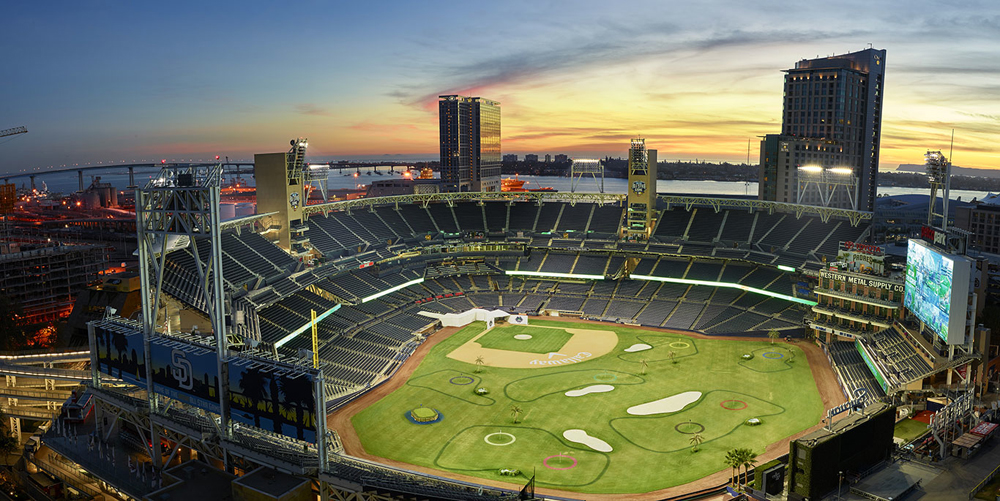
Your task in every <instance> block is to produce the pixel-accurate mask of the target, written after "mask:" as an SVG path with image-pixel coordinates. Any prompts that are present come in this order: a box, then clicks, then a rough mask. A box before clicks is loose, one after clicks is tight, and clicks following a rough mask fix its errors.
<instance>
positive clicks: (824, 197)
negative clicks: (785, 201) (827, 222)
mask: <svg viewBox="0 0 1000 501" xmlns="http://www.w3.org/2000/svg"><path fill="white" fill-rule="evenodd" d="M797 177H798V180H799V190H798V199H797V200H796V202H795V203H797V204H800V205H802V204H808V201H807V198H808V195H809V194H810V193H812V194H813V195H815V196H816V197H817V198H818V200H819V205H821V206H823V207H831V206H834V205H835V204H833V201H834V196H835V195H836V194H837V193H838V192H840V193H844V196H846V197H847V201H848V202H849V203H850V205H851V210H858V195H859V193H858V186H859V184H858V176H856V175H855V174H854V170H853V169H851V168H850V167H820V166H819V165H803V166H801V167H799V168H798V176H797Z"/></svg>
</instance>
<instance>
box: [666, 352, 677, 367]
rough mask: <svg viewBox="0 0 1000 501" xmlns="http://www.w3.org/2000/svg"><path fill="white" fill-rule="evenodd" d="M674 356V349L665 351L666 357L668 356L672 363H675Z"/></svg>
mask: <svg viewBox="0 0 1000 501" xmlns="http://www.w3.org/2000/svg"><path fill="white" fill-rule="evenodd" d="M676 356H677V354H676V353H674V350H670V351H668V352H667V358H669V359H670V361H671V362H673V363H675V364H676V363H677V360H675V359H674V357H676Z"/></svg>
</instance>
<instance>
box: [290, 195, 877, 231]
mask: <svg viewBox="0 0 1000 501" xmlns="http://www.w3.org/2000/svg"><path fill="white" fill-rule="evenodd" d="M626 199H627V196H626V195H624V194H615V193H563V192H555V193H553V192H530V191H529V192H518V193H511V192H506V193H504V192H501V193H476V192H466V193H425V194H413V195H397V196H391V197H373V198H359V199H356V200H343V201H337V202H330V203H325V204H314V205H309V206H306V207H304V208H303V209H302V212H303V215H306V216H309V215H313V214H325V213H328V212H333V211H345V212H350V211H352V210H362V209H364V210H368V209H371V208H372V207H377V206H383V205H392V206H395V207H396V208H397V209H398V208H399V206H400V205H419V206H420V207H427V206H428V205H430V204H431V203H446V204H448V205H449V206H452V207H453V206H454V205H455V204H456V203H460V202H487V201H506V202H535V203H537V204H539V205H541V204H542V203H543V202H566V203H569V204H570V205H576V204H578V203H595V204H621V203H624V202H625V200H626ZM657 200H658V203H659V204H660V205H661V206H665V208H666V209H667V210H669V209H670V207H671V206H681V207H684V208H685V209H687V210H690V209H691V208H692V207H695V206H699V207H711V208H713V209H715V211H716V212H719V211H721V210H722V209H745V210H747V211H750V212H754V211H764V212H767V213H768V214H773V213H775V212H789V213H793V214H795V217H797V218H799V217H802V216H803V215H810V216H819V218H820V220H822V221H823V222H824V223H825V222H827V221H829V220H830V218H831V217H841V218H844V219H847V220H848V221H850V223H851V225H852V226H857V225H859V224H861V222H862V221H871V219H872V213H871V212H865V211H855V210H850V209H840V208H836V207H819V206H812V205H798V204H793V203H787V202H770V201H766V200H757V199H748V198H717V197H698V196H686V195H659V196H657Z"/></svg>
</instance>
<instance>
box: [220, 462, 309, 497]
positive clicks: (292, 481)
mask: <svg viewBox="0 0 1000 501" xmlns="http://www.w3.org/2000/svg"><path fill="white" fill-rule="evenodd" d="M306 482H308V480H306V479H304V478H301V477H296V476H294V475H289V474H287V473H282V472H280V471H278V470H275V469H272V468H267V467H263V466H262V467H260V468H257V469H256V470H254V471H252V472H250V473H248V474H246V475H243V476H242V477H240V478H238V479H236V480H235V481H234V482H233V483H236V484H239V485H242V486H244V487H247V488H250V489H253V490H255V491H259V492H262V493H265V494H268V495H270V496H272V497H274V498H280V497H282V496H283V495H285V494H286V493H288V492H290V491H292V490H293V489H296V488H298V487H299V486H301V485H302V484H304V483H306Z"/></svg>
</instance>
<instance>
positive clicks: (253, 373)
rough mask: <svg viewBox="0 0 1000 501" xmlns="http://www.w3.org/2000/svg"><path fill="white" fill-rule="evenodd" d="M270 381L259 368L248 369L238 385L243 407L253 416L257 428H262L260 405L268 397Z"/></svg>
mask: <svg viewBox="0 0 1000 501" xmlns="http://www.w3.org/2000/svg"><path fill="white" fill-rule="evenodd" d="M268 379H269V378H268V376H267V375H266V374H264V373H263V372H261V370H260V369H259V368H255V367H254V368H247V369H244V370H243V375H242V376H241V377H240V382H239V383H238V384H237V386H239V388H240V397H241V400H242V402H243V405H242V406H241V407H243V409H244V410H246V411H248V412H250V413H251V414H253V425H254V426H255V427H257V428H260V413H261V409H260V405H261V403H263V402H264V399H265V398H266V396H267V382H268ZM265 407H266V404H265Z"/></svg>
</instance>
